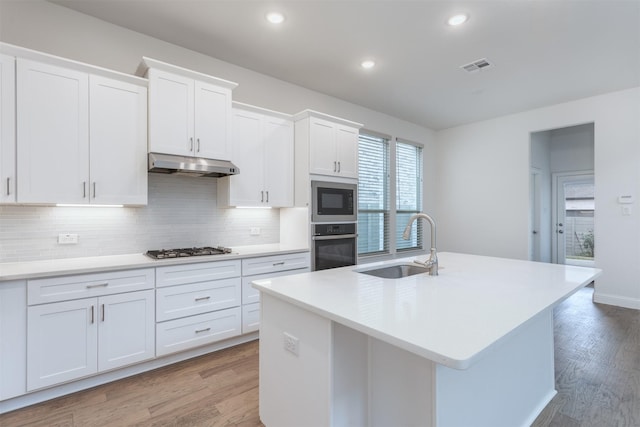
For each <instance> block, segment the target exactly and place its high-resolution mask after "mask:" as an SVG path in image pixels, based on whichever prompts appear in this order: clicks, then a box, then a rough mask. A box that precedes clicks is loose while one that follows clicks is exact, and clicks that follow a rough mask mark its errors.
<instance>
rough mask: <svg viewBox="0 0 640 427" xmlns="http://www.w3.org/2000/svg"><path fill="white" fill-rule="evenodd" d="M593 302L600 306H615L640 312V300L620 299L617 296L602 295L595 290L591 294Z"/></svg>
mask: <svg viewBox="0 0 640 427" xmlns="http://www.w3.org/2000/svg"><path fill="white" fill-rule="evenodd" d="M593 301H594V302H597V303H601V304H608V305H615V306H618V307H624V308H634V309H636V310H640V298H629V297H621V296H618V295H610V294H603V293H602V292H598V291H597V290H596V291H595V292H594V293H593Z"/></svg>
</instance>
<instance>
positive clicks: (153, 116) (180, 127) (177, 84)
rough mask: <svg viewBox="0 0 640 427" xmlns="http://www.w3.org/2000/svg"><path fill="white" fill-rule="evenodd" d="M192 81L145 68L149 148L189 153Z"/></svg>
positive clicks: (191, 120)
mask: <svg viewBox="0 0 640 427" xmlns="http://www.w3.org/2000/svg"><path fill="white" fill-rule="evenodd" d="M193 98H194V81H193V79H189V78H187V77H182V76H177V75H175V74H171V73H165V72H164V71H159V70H155V69H150V70H149V151H151V152H154V153H165V154H177V155H182V156H192V155H193V149H194V144H195V141H194V134H193V126H194V124H193V123H194V122H193V120H194V119H193V117H194V116H193V108H194V100H193Z"/></svg>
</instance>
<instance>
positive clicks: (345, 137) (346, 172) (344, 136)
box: [295, 110, 362, 180]
mask: <svg viewBox="0 0 640 427" xmlns="http://www.w3.org/2000/svg"><path fill="white" fill-rule="evenodd" d="M295 120H296V178H299V177H302V176H301V175H309V174H316V175H327V176H335V177H340V178H358V135H359V129H360V128H361V127H362V125H361V124H359V123H355V122H351V121H349V120H344V119H340V118H337V117H332V116H329V115H326V114H322V113H318V112H315V111H311V110H305V111H303V112H302V113H299V114H297V115H296V116H295ZM298 162H303V163H304V165H298ZM307 165H308V166H307ZM299 166H300V168H301V169H300V170H301V172H302V173H300V174H299V173H298V167H299ZM305 169H306V170H305ZM307 180H308V176H307Z"/></svg>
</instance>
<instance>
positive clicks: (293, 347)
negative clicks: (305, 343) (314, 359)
mask: <svg viewBox="0 0 640 427" xmlns="http://www.w3.org/2000/svg"><path fill="white" fill-rule="evenodd" d="M298 344H299V342H298V338H296V337H294V336H293V335H291V334H288V333H286V332H285V333H284V349H285V350H287V351H288V352H290V353H292V354H294V355H295V356H297V355H298Z"/></svg>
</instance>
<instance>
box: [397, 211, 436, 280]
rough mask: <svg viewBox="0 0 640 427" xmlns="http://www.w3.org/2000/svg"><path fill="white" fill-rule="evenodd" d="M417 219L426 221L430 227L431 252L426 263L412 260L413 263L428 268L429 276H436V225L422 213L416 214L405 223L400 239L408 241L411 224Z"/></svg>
mask: <svg viewBox="0 0 640 427" xmlns="http://www.w3.org/2000/svg"><path fill="white" fill-rule="evenodd" d="M418 218H422V219H426V220H427V221H429V225H431V252H430V254H429V259H427V260H426V261H418V260H414V261H413V262H415V263H416V264H420V265H423V266H425V267H426V268H428V269H429V275H430V276H437V275H438V254H437V253H436V223H435V221H434V220H433V218H431V217H430V216H429V215H427V214H424V213H417V214H415V215H411V218H409V222H408V223H407V226H406V227H405V228H404V233H402V238H403V239H404V240H409V234H410V233H411V226H412V225H413V222H414V221H415V220H416V219H418Z"/></svg>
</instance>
